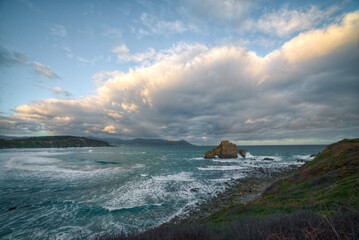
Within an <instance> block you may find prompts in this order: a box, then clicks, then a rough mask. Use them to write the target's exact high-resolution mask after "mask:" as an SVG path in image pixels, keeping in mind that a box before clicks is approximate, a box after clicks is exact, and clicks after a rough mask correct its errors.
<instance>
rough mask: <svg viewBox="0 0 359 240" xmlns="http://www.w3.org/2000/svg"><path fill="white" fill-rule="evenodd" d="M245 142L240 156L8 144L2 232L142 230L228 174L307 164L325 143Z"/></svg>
mask: <svg viewBox="0 0 359 240" xmlns="http://www.w3.org/2000/svg"><path fill="white" fill-rule="evenodd" d="M245 148H246V149H247V150H248V154H247V156H246V158H241V157H239V158H237V159H204V158H203V157H204V153H205V151H207V150H210V149H212V146H207V147H205V146H181V147H176V146H171V147H140V146H121V147H98V148H95V147H94V148H92V147H90V148H47V149H44V148H42V149H2V150H0V239H78V238H84V239H91V238H94V237H96V236H100V235H103V234H109V233H119V232H125V233H126V232H131V231H143V230H146V229H149V228H152V227H155V226H158V225H160V224H162V223H164V222H166V221H169V220H170V219H172V218H173V217H174V216H176V215H178V214H185V211H186V209H188V207H190V206H195V205H196V204H199V203H201V202H203V201H205V200H207V199H210V198H212V197H214V196H216V195H217V194H218V193H220V192H222V191H224V190H225V188H226V184H225V182H226V181H230V180H233V179H238V178H245V177H250V176H251V175H253V174H258V168H262V169H264V170H266V169H269V168H270V169H271V170H272V171H275V170H279V169H281V168H283V167H287V166H289V165H297V166H300V165H301V164H303V163H302V162H298V160H299V159H302V160H305V161H309V160H311V159H312V157H310V155H311V154H315V153H318V152H321V151H322V150H323V149H324V148H325V146H322V145H305V146H247V147H245ZM264 158H272V159H273V160H272V161H263V159H264Z"/></svg>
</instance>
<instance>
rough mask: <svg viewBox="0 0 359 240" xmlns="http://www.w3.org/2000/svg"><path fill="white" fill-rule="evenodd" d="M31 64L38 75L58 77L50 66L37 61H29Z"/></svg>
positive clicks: (51, 77)
mask: <svg viewBox="0 0 359 240" xmlns="http://www.w3.org/2000/svg"><path fill="white" fill-rule="evenodd" d="M31 66H32V67H33V68H34V70H35V72H36V73H37V74H39V75H40V76H43V77H46V78H50V79H56V78H60V77H59V76H58V75H57V74H56V73H55V72H54V71H52V70H51V68H50V67H48V66H46V65H43V64H41V63H38V62H33V63H31Z"/></svg>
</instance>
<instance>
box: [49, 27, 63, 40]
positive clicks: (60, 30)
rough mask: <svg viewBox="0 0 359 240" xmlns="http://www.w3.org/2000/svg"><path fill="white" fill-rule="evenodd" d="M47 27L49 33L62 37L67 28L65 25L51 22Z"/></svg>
mask: <svg viewBox="0 0 359 240" xmlns="http://www.w3.org/2000/svg"><path fill="white" fill-rule="evenodd" d="M49 28H50V34H51V35H53V36H56V37H62V38H64V37H66V36H67V30H66V27H65V26H62V25H58V24H51V25H50V26H49Z"/></svg>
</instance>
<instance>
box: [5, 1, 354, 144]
mask: <svg viewBox="0 0 359 240" xmlns="http://www.w3.org/2000/svg"><path fill="white" fill-rule="evenodd" d="M358 66H359V2H358V1H355V0H343V1H331V0H328V1H318V0H311V1H305V0H304V1H268V0H253V1H245V0H217V1H216V0H179V1H170V0H162V1H145V0H128V1H127V0H122V1H111V0H103V1H81V0H77V1H70V0H61V1H60V0H59V1H57V0H51V1H45V0H42V1H41V0H38V1H36V0H0V135H5V136H42V135H76V136H94V137H101V138H121V139H133V138H137V137H141V138H162V139H171V140H180V139H183V140H187V141H189V142H191V143H194V144H199V145H214V144H218V143H219V142H220V141H221V140H224V139H227V140H230V141H232V142H235V143H237V144H240V145H253V144H254V145H258V144H327V143H332V142H335V141H338V140H340V139H343V138H355V137H359V67H358Z"/></svg>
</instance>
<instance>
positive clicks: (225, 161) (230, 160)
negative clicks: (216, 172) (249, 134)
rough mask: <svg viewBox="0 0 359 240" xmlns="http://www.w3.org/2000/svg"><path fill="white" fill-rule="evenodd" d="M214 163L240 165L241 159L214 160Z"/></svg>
mask: <svg viewBox="0 0 359 240" xmlns="http://www.w3.org/2000/svg"><path fill="white" fill-rule="evenodd" d="M212 161H213V162H223V163H240V161H241V159H237V158H230V159H213V160H212Z"/></svg>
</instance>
